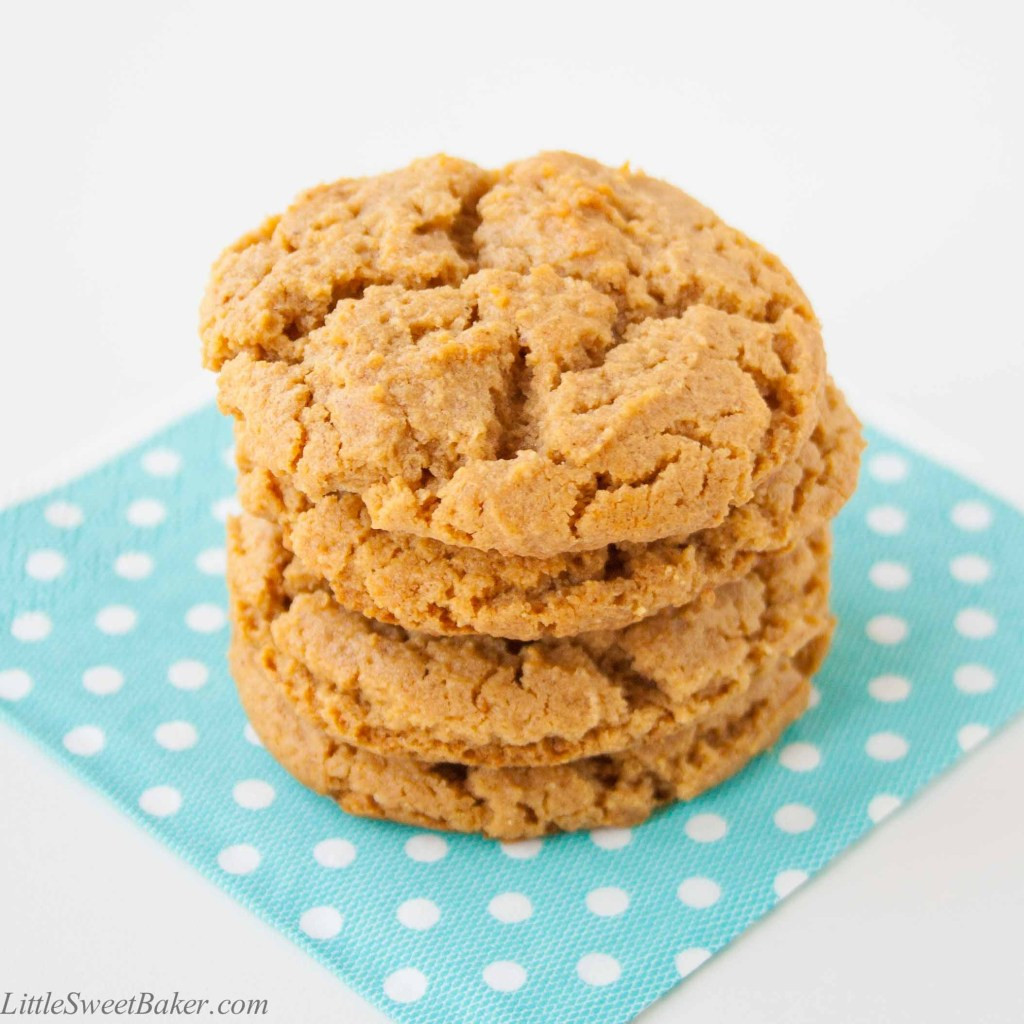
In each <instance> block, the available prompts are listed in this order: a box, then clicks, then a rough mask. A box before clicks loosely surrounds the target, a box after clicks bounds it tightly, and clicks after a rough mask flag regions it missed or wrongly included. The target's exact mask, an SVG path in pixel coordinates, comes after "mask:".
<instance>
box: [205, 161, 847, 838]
mask: <svg viewBox="0 0 1024 1024" xmlns="http://www.w3.org/2000/svg"><path fill="white" fill-rule="evenodd" d="M201 333H202V338H203V345H204V354H205V362H206V365H207V366H208V367H210V368H212V369H214V370H217V371H218V372H219V394H220V403H221V406H222V408H223V409H224V410H225V411H226V412H228V413H230V414H231V415H232V416H233V417H234V418H235V423H236V453H237V460H238V468H239V495H240V500H241V503H242V506H243V508H244V510H245V511H244V514H243V515H242V516H241V517H239V518H238V519H236V520H234V521H233V522H231V524H230V526H229V535H230V537H229V540H230V543H229V566H228V585H229V589H230V595H231V606H232V607H231V614H232V625H233V636H232V643H231V654H230V660H231V667H232V672H233V675H234V678H235V680H236V682H237V685H238V690H239V693H240V695H241V698H242V702H243V704H244V705H245V708H246V711H247V713H248V715H249V718H250V720H251V722H252V724H253V726H254V728H255V729H256V731H257V733H258V734H259V735H260V736H261V737H262V739H263V741H264V743H265V745H266V746H267V748H268V749H269V750H270V752H271V753H272V754H273V755H274V756H275V757H276V758H277V759H278V760H279V761H280V762H281V763H282V764H283V765H284V766H285V767H286V768H287V769H288V770H289V771H290V772H292V773H293V774H294V775H295V776H296V777H297V778H299V779H300V780H301V781H302V782H304V783H305V784H306V785H308V786H311V787H312V788H313V789H315V790H317V791H318V792H321V793H325V794H328V795H330V796H331V797H333V798H334V799H335V800H337V802H338V803H339V804H340V805H341V806H342V807H343V808H344V809H345V810H347V811H349V812H351V813H354V814H361V815H368V816H373V817H380V818H389V819H393V820H396V821H403V822H408V823H414V824H417V825H424V826H428V827H433V828H446V829H456V830H461V831H471V832H483V833H484V834H486V835H489V836H494V837H498V838H501V839H518V838H525V837H529V836H536V835H542V834H545V833H549V832H555V831H565V830H572V829H581V828H592V827H597V826H609V825H629V824H635V823H637V822H639V821H642V820H643V819H644V818H646V817H647V816H648V815H649V814H650V813H651V812H652V811H653V810H654V809H655V808H657V807H658V806H660V805H663V804H666V803H669V802H671V801H675V800H685V799H689V798H691V797H693V796H695V795H696V794H698V793H700V792H702V791H703V790H705V789H707V788H708V787H709V786H712V785H714V784H716V783H718V782H719V781H721V780H722V779H724V778H726V777H727V776H728V775H730V774H731V773H733V772H735V771H736V770H737V769H739V768H740V767H741V766H742V765H743V764H745V763H746V762H747V761H748V760H749V759H750V758H751V757H752V756H754V755H755V754H757V753H758V752H759V751H761V750H763V749H764V748H765V747H767V746H768V745H770V744H771V743H773V742H774V740H775V739H776V738H777V737H778V735H779V734H780V733H781V731H782V730H783V729H784V728H785V727H786V726H787V725H788V724H789V723H790V722H792V721H793V719H795V718H796V717H797V716H798V715H799V714H800V713H801V712H802V711H803V709H804V708H805V706H806V704H807V700H808V694H809V692H810V684H809V679H810V676H811V674H812V673H813V672H814V671H815V669H816V668H817V666H818V665H819V664H820V663H821V661H822V658H823V657H824V655H825V652H826V650H827V647H828V642H829V636H830V632H831V628H832V619H831V616H830V613H829V608H828V578H829V554H830V552H829V531H828V523H829V520H830V519H831V518H832V517H833V516H834V515H835V514H836V513H837V512H838V511H839V509H840V507H841V506H842V504H843V503H844V501H845V500H846V499H847V498H848V497H849V495H850V493H851V492H852V490H853V486H854V483H855V480H856V475H857V464H858V459H859V453H860V448H861V440H860V434H859V426H858V423H857V420H856V418H855V417H854V416H853V414H852V413H851V412H850V410H849V408H848V407H847V406H846V404H845V402H844V400H843V397H842V395H841V394H840V392H839V391H838V390H837V389H836V388H835V386H834V385H833V384H832V382H831V381H830V379H829V378H828V376H827V372H826V368H825V357H824V352H823V349H822V341H821V335H820V332H819V328H818V324H817V321H816V320H815V317H814V314H813V312H812V310H811V307H810V305H809V304H808V302H807V300H806V298H805V297H804V295H803V294H802V292H801V291H800V289H799V287H798V286H797V285H796V283H795V282H794V280H793V279H792V277H791V276H790V275H789V273H788V272H787V271H786V270H785V268H784V267H783V266H782V265H781V264H780V263H779V261H778V260H777V259H776V258H775V257H774V256H772V255H770V254H769V253H767V252H765V251H764V250H763V249H762V248H760V247H759V246H758V245H756V244H755V243H753V242H751V241H750V240H749V239H747V238H746V237H744V236H743V235H742V234H740V233H739V232H737V231H735V230H733V229H732V228H730V227H728V226H727V225H725V224H724V223H722V221H720V220H719V219H718V218H717V217H716V216H715V215H714V214H713V213H712V212H711V211H709V210H708V209H706V208H705V207H703V206H701V205H700V204H699V203H697V202H695V201H694V200H693V199H691V198H689V197H688V196H686V195H685V194H683V193H681V192H679V191H678V190H677V189H675V188H673V187H671V186H670V185H667V184H665V183H663V182H660V181H657V180H655V179H652V178H649V177H646V176H645V175H643V174H640V173H635V172H632V171H630V170H629V168H622V169H619V170H614V169H610V168H606V167H604V166H602V165H600V164H597V163H594V162H592V161H590V160H586V159H583V158H581V157H577V156H573V155H571V154H564V153H557V154H544V155H541V156H539V157H536V158H534V159H530V160H526V161H523V162H520V163H516V164H512V165H511V166H509V167H507V168H505V169H504V170H502V171H499V172H492V171H487V170H483V169H481V168H479V167H477V166H475V165H473V164H471V163H467V162H465V161H461V160H455V159H451V158H447V157H435V158H432V159H428V160H423V161H418V162H416V163H414V164H412V165H411V166H409V167H407V168H405V169H403V170H401V171H397V172H395V173H392V174H386V175H382V176H379V177H374V178H364V179H358V180H342V181H339V182H336V183H334V184H332V185H326V186H321V187H317V188H314V189H312V190H310V191H308V192H306V193H304V194H303V195H301V196H300V197H299V198H298V200H297V201H296V203H295V204H294V205H293V206H292V207H291V208H290V209H289V210H288V211H287V212H286V213H285V214H284V215H283V216H281V217H274V218H271V219H270V220H268V221H266V222H265V223H264V224H263V225H262V226H261V227H260V228H258V229H257V230H256V231H254V232H252V233H251V234H248V235H246V236H244V237H243V238H242V239H240V240H239V241H238V242H237V243H236V244H235V245H234V246H232V247H231V248H230V249H228V250H227V251H226V252H225V253H224V255H223V256H222V257H221V258H220V260H219V261H218V263H217V264H216V266H215V268H214V271H213V276H212V280H211V283H210V286H209V289H208V292H207V295H206V298H205V300H204V303H203V309H202V324H201Z"/></svg>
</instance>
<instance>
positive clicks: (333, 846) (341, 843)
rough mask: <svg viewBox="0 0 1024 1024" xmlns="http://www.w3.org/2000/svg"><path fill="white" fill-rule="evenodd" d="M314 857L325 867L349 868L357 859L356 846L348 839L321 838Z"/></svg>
mask: <svg viewBox="0 0 1024 1024" xmlns="http://www.w3.org/2000/svg"><path fill="white" fill-rule="evenodd" d="M313 857H314V859H315V860H316V862H317V864H319V865H320V866H321V867H323V868H331V869H332V870H333V869H335V868H347V867H348V866H349V864H351V863H352V861H354V860H355V859H356V848H355V846H354V845H353V844H352V843H350V842H349V841H348V840H347V839H321V840H320V842H319V843H317V844H316V846H314V847H313Z"/></svg>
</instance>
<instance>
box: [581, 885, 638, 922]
mask: <svg viewBox="0 0 1024 1024" xmlns="http://www.w3.org/2000/svg"><path fill="white" fill-rule="evenodd" d="M628 909H629V893H627V892H626V890H625V889H619V888H617V887H616V886H614V885H607V886H603V887H602V888H600V889H591V890H590V892H588V893H587V910H589V911H590V912H591V913H592V914H597V916H598V917H618V915H619V914H624V913H625V912H626V911H627V910H628Z"/></svg>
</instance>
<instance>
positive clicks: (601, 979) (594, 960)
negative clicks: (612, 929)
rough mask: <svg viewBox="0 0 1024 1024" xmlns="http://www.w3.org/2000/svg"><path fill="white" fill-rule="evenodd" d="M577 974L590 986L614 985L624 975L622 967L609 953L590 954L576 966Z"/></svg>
mask: <svg viewBox="0 0 1024 1024" xmlns="http://www.w3.org/2000/svg"><path fill="white" fill-rule="evenodd" d="M576 973H577V974H578V975H579V976H580V980H581V981H585V982H586V983H587V984H588V985H612V984H614V983H615V982H616V981H618V980H619V977H620V976H621V974H622V965H621V964H620V963H619V961H618V960H616V959H615V957H613V956H609V955H608V954H607V953H588V954H587V955H586V956H584V957H581V958H580V961H579V963H577V964H576Z"/></svg>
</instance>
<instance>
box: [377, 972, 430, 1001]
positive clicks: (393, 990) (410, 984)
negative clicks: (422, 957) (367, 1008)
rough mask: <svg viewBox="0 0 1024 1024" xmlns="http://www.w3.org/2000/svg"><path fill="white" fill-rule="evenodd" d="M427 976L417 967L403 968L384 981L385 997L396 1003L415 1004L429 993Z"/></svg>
mask: <svg viewBox="0 0 1024 1024" xmlns="http://www.w3.org/2000/svg"><path fill="white" fill-rule="evenodd" d="M427 984H428V983H427V976H426V975H425V974H424V973H423V972H422V971H419V970H417V969H416V968H415V967H402V968H399V970H397V971H392V972H391V973H390V974H389V975H388V976H387V977H386V978H385V979H384V995H386V996H387V997H388V999H390V1000H391V1001H392V1002H395V1003H415V1002H416V1000H417V999H422V998H423V997H424V996H425V995H426V992H427Z"/></svg>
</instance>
